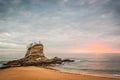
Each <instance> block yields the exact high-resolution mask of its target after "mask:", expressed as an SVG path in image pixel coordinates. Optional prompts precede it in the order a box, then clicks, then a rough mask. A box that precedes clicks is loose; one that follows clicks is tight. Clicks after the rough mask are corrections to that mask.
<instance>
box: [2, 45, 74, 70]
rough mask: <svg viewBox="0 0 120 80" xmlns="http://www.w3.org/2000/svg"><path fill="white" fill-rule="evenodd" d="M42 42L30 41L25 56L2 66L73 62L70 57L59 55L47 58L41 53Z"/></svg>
mask: <svg viewBox="0 0 120 80" xmlns="http://www.w3.org/2000/svg"><path fill="white" fill-rule="evenodd" d="M43 49H44V47H43V44H41V43H39V44H33V43H31V44H30V45H29V46H28V49H27V52H26V54H25V56H24V57H23V58H21V59H18V60H13V61H9V62H8V63H6V64H4V65H3V67H2V68H8V67H20V66H32V65H34V66H42V65H45V66H46V65H50V64H61V63H62V62H74V60H70V59H61V58H59V57H54V58H52V59H48V58H47V57H46V56H45V54H44V53H43Z"/></svg>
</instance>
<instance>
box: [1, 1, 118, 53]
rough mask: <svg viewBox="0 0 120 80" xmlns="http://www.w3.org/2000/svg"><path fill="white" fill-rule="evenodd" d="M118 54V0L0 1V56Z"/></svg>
mask: <svg viewBox="0 0 120 80" xmlns="http://www.w3.org/2000/svg"><path fill="white" fill-rule="evenodd" d="M36 41H41V42H42V43H43V44H44V46H45V52H46V53H120V0H0V53H2V52H10V51H11V52H21V51H25V50H26V45H28V44H29V43H31V42H36Z"/></svg>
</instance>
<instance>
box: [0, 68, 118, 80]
mask: <svg viewBox="0 0 120 80" xmlns="http://www.w3.org/2000/svg"><path fill="white" fill-rule="evenodd" d="M0 80H120V79H115V78H114V79H113V78H105V77H96V76H88V75H79V74H70V73H63V72H60V71H57V70H52V69H47V68H42V67H34V66H29V67H16V68H7V69H1V70H0Z"/></svg>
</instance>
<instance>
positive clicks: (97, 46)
mask: <svg viewBox="0 0 120 80" xmlns="http://www.w3.org/2000/svg"><path fill="white" fill-rule="evenodd" d="M85 50H86V52H89V53H93V54H101V53H119V51H120V50H117V49H114V48H112V47H111V46H110V45H109V44H105V43H91V44H88V45H87V46H86V48H85Z"/></svg>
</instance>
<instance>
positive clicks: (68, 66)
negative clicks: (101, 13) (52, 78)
mask: <svg viewBox="0 0 120 80" xmlns="http://www.w3.org/2000/svg"><path fill="white" fill-rule="evenodd" d="M23 56H24V54H20V53H19V54H2V53H1V54H0V67H1V66H2V64H4V63H6V62H8V61H10V60H15V59H19V58H22V57H23ZM46 56H47V57H48V58H53V57H55V56H57V57H61V58H63V59H72V60H75V62H65V63H62V64H53V65H52V67H51V68H53V69H57V70H59V71H61V72H67V73H74V74H83V75H94V76H101V77H112V78H120V54H118V53H117V54H116V53H103V54H92V53H79V54H68V53H67V54H62V53H61V54H51V53H50V54H49V53H48V54H46Z"/></svg>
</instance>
